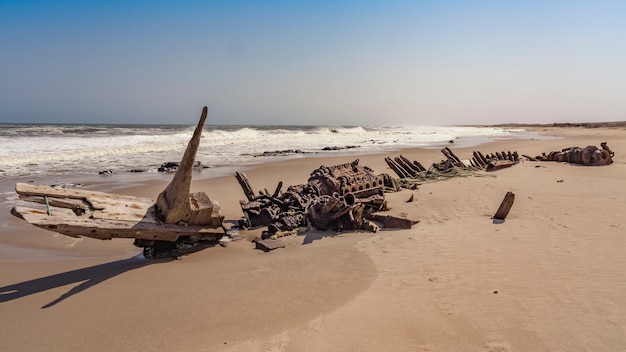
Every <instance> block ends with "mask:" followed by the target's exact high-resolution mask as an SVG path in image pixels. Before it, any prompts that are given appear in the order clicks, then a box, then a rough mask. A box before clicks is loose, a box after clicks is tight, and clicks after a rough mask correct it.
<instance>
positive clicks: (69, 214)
mask: <svg viewBox="0 0 626 352" xmlns="http://www.w3.org/2000/svg"><path fill="white" fill-rule="evenodd" d="M206 116H207V108H206V107H205V108H204V109H203V111H202V116H201V118H200V122H199V123H198V126H197V127H196V130H195V132H194V134H193V137H192V138H191V140H190V141H189V144H188V146H187V149H186V151H185V153H184V155H183V159H182V161H181V163H180V166H179V168H178V170H177V171H176V174H175V175H174V177H173V178H172V181H171V182H170V184H169V185H168V186H167V187H166V189H165V190H164V191H163V192H162V193H161V194H160V195H159V197H158V199H157V202H156V204H155V202H153V201H152V200H151V199H149V198H141V197H133V196H125V195H119V194H109V193H104V192H95V191H87V190H79V189H65V188H53V187H48V186H39V185H30V184H25V183H17V184H16V185H15V191H16V193H17V194H18V195H19V197H20V199H22V200H25V201H29V202H34V203H41V204H46V209H45V210H41V209H33V208H28V207H22V206H16V207H14V208H13V209H11V213H12V214H13V215H15V216H17V217H19V218H22V219H24V220H25V221H27V222H29V223H31V224H33V225H35V226H37V227H40V228H43V229H46V230H50V231H54V232H58V233H61V234H63V235H67V236H70V237H81V236H84V237H91V238H96V239H101V240H109V239H112V238H134V239H135V245H136V246H138V247H143V248H144V255H146V256H147V257H152V256H160V255H161V254H164V253H168V252H169V251H178V250H179V249H181V248H187V247H193V246H194V245H195V244H196V243H198V242H199V241H217V240H218V239H219V238H221V237H222V236H223V235H224V229H223V227H222V220H223V219H224V215H222V213H221V210H220V207H219V204H218V203H217V202H215V201H212V200H211V199H210V198H209V197H208V196H207V195H206V194H205V193H204V192H197V193H193V194H190V193H189V187H190V184H191V172H192V169H193V165H194V159H195V156H196V152H197V149H198V145H199V143H200V137H201V133H202V127H203V125H204V120H205V119H206Z"/></svg>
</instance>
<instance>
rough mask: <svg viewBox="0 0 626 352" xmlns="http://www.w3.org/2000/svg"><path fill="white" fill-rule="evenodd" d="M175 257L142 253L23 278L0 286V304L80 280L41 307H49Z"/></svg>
mask: <svg viewBox="0 0 626 352" xmlns="http://www.w3.org/2000/svg"><path fill="white" fill-rule="evenodd" d="M172 260H173V258H165V259H158V260H154V259H151V260H148V259H145V258H143V257H141V256H140V255H139V256H134V257H131V258H128V259H122V260H117V261H114V262H110V263H104V264H99V265H94V266H90V267H87V268H82V269H76V270H72V271H67V272H64V273H60V274H54V275H50V276H46V277H42V278H39V279H34V280H29V281H24V282H20V283H18V284H13V285H9V286H4V287H0V303H4V302H8V301H12V300H14V299H18V298H21V297H25V296H29V295H32V294H36V293H39V292H43V291H47V290H50V289H53V288H57V287H62V286H65V285H69V284H74V283H79V282H80V284H79V285H78V286H75V287H72V289H71V290H69V291H68V292H66V293H64V294H62V295H61V296H60V297H59V298H57V299H55V300H53V301H52V302H50V303H48V304H46V305H44V306H43V307H41V308H42V309H44V308H49V307H52V306H54V305H55V304H57V303H59V302H61V301H63V300H65V299H67V298H69V297H71V296H73V295H75V294H78V293H81V292H83V291H84V290H86V289H88V288H90V287H92V286H95V285H97V284H99V283H101V282H103V281H106V280H108V279H110V278H113V277H115V276H117V275H120V274H123V273H125V272H128V271H131V270H135V269H139V268H141V267H144V266H147V265H152V264H158V263H164V262H169V261H172Z"/></svg>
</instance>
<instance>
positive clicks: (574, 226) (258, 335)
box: [0, 128, 626, 351]
mask: <svg viewBox="0 0 626 352" xmlns="http://www.w3.org/2000/svg"><path fill="white" fill-rule="evenodd" d="M539 130H541V131H542V132H543V133H546V134H558V135H560V136H563V137H565V138H564V139H554V140H541V141H539V140H500V141H496V142H492V143H489V144H485V145H481V146H480V147H473V148H453V150H454V151H455V153H456V154H457V155H459V156H460V157H461V158H469V156H470V153H471V151H472V150H481V151H483V152H492V151H494V152H495V151H501V150H511V151H513V150H517V151H518V152H519V153H520V154H529V155H538V154H540V153H541V152H543V151H545V152H547V151H551V150H560V149H562V148H564V147H570V146H586V145H596V146H599V144H600V142H604V141H606V142H608V144H609V146H610V147H611V148H612V149H613V150H614V151H615V153H616V155H615V158H614V160H615V163H614V164H613V165H610V166H605V167H582V166H576V165H570V164H563V163H556V162H527V161H526V162H522V163H521V164H519V165H516V166H514V167H512V168H509V169H505V170H500V171H497V172H495V173H489V174H486V173H479V174H478V176H476V177H464V178H460V177H459V178H453V179H450V180H446V181H439V182H432V183H423V184H422V185H421V186H420V187H419V189H418V190H414V191H409V190H404V191H402V192H399V193H393V194H387V195H386V196H387V199H388V202H389V204H390V206H391V207H392V210H391V211H390V213H392V214H393V215H405V216H407V217H409V218H412V219H417V220H421V222H420V223H419V224H417V225H415V226H414V227H413V229H411V230H383V231H380V232H378V233H376V234H371V233H342V234H336V233H330V232H327V233H320V232H315V231H312V232H309V233H306V234H304V235H301V236H294V237H291V238H288V243H287V244H288V245H287V247H286V248H284V249H278V250H275V251H273V252H270V253H263V252H260V251H257V250H254V249H253V247H254V246H253V244H252V243H250V242H248V241H239V242H233V243H231V244H230V245H229V246H228V247H226V248H222V247H220V246H216V247H212V248H207V249H205V250H203V251H200V252H197V253H194V254H191V255H188V256H185V257H183V259H182V260H171V261H168V260H157V261H154V260H146V259H143V258H142V257H141V256H140V255H139V253H140V250H139V249H137V248H135V247H133V246H132V242H131V241H126V240H113V241H97V240H91V239H82V240H74V239H71V238H68V237H64V236H62V235H57V234H55V233H52V232H47V231H44V230H39V229H37V228H35V227H33V226H31V225H29V224H27V223H25V222H23V221H21V220H19V219H17V218H13V217H11V216H10V215H8V208H6V209H5V208H2V209H1V210H2V211H3V214H0V219H1V220H2V225H1V227H0V319H1V323H0V346H1V347H0V349H1V350H3V351H139V350H141V351H624V350H626V256H625V255H624V253H626V239H625V238H624V236H625V235H626V221H625V220H624V214H625V212H626V156H625V155H626V154H624V153H625V152H626V130H624V129H618V128H615V129H605V128H593V129H584V128H540V129H539ZM397 154H400V152H397V153H393V155H397ZM402 154H403V155H405V156H406V157H408V158H409V159H411V160H419V161H421V162H422V163H423V164H429V163H432V162H435V161H439V160H441V158H442V155H441V154H440V153H439V151H438V150H437V149H411V150H404V151H402ZM359 158H360V159H361V164H362V165H367V166H370V167H372V168H373V169H374V170H375V171H376V172H379V173H383V172H387V173H391V171H390V170H389V169H388V168H387V166H386V164H385V163H384V160H383V156H381V155H369V156H359ZM353 159H354V157H338V158H323V159H320V158H308V159H297V160H290V161H285V162H280V163H273V164H264V165H259V166H258V167H257V168H255V169H252V170H247V171H246V173H247V175H248V177H249V179H250V182H251V184H252V186H253V187H254V188H257V189H262V188H268V189H271V190H273V189H274V188H275V187H276V184H277V183H278V181H283V182H284V184H285V185H290V184H299V183H305V182H306V180H307V178H308V176H309V173H310V172H311V171H312V170H313V169H315V168H317V167H318V166H320V165H322V164H324V165H333V164H337V163H345V162H350V161H352V160H353ZM166 182H167V180H158V181H149V182H143V183H136V182H135V183H134V184H129V185H125V184H124V182H123V181H121V180H118V181H115V182H113V183H114V185H113V186H112V185H111V184H109V183H110V182H109V183H107V184H99V183H94V184H92V185H90V187H91V188H92V189H104V190H107V189H115V192H117V193H126V194H132V195H138V196H149V197H153V198H154V197H156V195H157V194H158V193H159V192H160V191H161V190H162V189H163V188H164V186H165V184H166ZM193 188H194V190H203V191H205V192H207V193H208V194H209V195H210V196H211V197H212V198H213V199H216V200H218V201H219V202H220V204H221V205H222V208H223V210H224V212H225V214H226V223H227V225H230V224H232V223H233V222H235V221H236V220H237V219H239V218H240V217H241V210H240V209H239V204H238V200H239V199H242V198H243V193H242V191H241V189H240V187H239V185H238V184H237V181H236V180H235V178H234V177H222V178H216V179H204V180H199V181H195V182H194V183H193ZM507 191H512V192H513V193H515V195H516V200H515V204H514V205H513V208H512V210H511V212H510V214H509V216H508V217H507V219H506V221H505V222H504V223H503V224H493V223H492V220H491V216H492V215H493V214H494V213H495V210H496V209H497V207H498V205H499V204H500V201H501V200H502V198H503V197H504V194H505V193H506V192H507ZM411 194H414V195H415V199H416V201H415V202H412V203H407V202H406V200H407V199H408V198H409V197H410V195H411Z"/></svg>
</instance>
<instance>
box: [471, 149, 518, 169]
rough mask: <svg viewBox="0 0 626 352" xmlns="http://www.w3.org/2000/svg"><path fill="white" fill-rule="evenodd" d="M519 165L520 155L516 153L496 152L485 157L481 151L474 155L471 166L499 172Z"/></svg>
mask: <svg viewBox="0 0 626 352" xmlns="http://www.w3.org/2000/svg"><path fill="white" fill-rule="evenodd" d="M517 163H519V155H518V154H517V152H516V151H514V152H512V153H511V151H508V152H504V151H503V152H496V153H491V154H487V155H484V154H483V153H481V152H480V151H475V152H473V153H472V158H471V159H470V165H471V166H472V167H475V168H478V169H482V170H485V171H497V170H500V169H504V168H507V167H511V166H513V165H515V164H517Z"/></svg>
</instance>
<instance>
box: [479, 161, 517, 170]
mask: <svg viewBox="0 0 626 352" xmlns="http://www.w3.org/2000/svg"><path fill="white" fill-rule="evenodd" d="M513 165H515V163H514V162H512V161H510V160H492V161H490V162H489V164H487V168H486V169H485V170H486V171H497V170H500V169H504V168H507V167H511V166H513Z"/></svg>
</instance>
